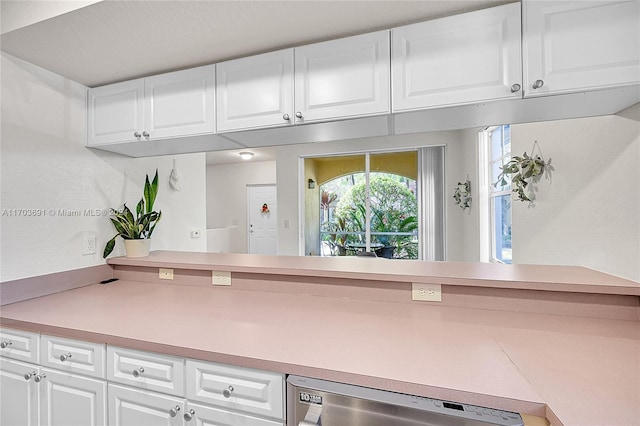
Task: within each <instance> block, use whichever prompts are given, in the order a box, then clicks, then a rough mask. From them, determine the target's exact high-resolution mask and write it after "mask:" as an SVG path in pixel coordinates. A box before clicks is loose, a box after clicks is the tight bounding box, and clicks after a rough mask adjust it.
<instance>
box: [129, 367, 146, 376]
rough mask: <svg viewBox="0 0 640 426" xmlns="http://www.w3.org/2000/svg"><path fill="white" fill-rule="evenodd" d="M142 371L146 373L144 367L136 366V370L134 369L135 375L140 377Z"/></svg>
mask: <svg viewBox="0 0 640 426" xmlns="http://www.w3.org/2000/svg"><path fill="white" fill-rule="evenodd" d="M142 373H144V368H143V367H140V368H136V369H135V370H133V373H132V374H133V377H140V376H142Z"/></svg>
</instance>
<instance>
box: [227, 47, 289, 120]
mask: <svg viewBox="0 0 640 426" xmlns="http://www.w3.org/2000/svg"><path fill="white" fill-rule="evenodd" d="M216 81H217V85H216V86H217V95H216V96H217V118H218V131H228V130H238V129H248V128H253V127H269V126H281V125H287V124H290V122H292V120H293V49H286V50H281V51H277V52H271V53H265V54H262V55H256V56H251V57H248V58H242V59H237V60H233V61H227V62H222V63H219V64H217V74H216ZM284 114H289V116H290V117H291V121H287V120H285V119H284V118H283V116H284Z"/></svg>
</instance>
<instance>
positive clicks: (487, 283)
mask: <svg viewBox="0 0 640 426" xmlns="http://www.w3.org/2000/svg"><path fill="white" fill-rule="evenodd" d="M109 264H111V265H122V266H141V267H160V268H184V269H192V270H208V271H211V270H226V271H231V272H248V273H262V274H279V275H304V276H318V277H327V278H347V279H375V280H390V281H401V282H422V283H436V284H447V285H464V286H467V285H471V286H474V287H494V288H514V289H522V288H526V289H529V290H545V291H554V292H577V293H599V294H618V295H633V296H640V283H638V282H635V281H631V280H627V279H624V278H620V277H616V276H613V275H609V274H606V273H603V272H598V271H595V270H592V269H589V268H584V267H580V266H557V265H556V266H554V265H501V264H496V263H472V262H425V261H419V260H403V261H401V262H398V261H393V260H389V259H371V258H356V257H353V256H343V257H340V256H337V257H318V256H261V255H247V254H234V253H224V254H223V253H196V252H176V251H155V252H152V253H151V254H150V255H149V256H147V257H144V258H131V259H130V258H126V257H117V258H112V259H109Z"/></svg>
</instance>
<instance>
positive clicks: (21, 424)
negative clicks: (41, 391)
mask: <svg viewBox="0 0 640 426" xmlns="http://www.w3.org/2000/svg"><path fill="white" fill-rule="evenodd" d="M39 373H40V367H38V366H35V365H33V364H27V363H24V362H18V361H9V360H7V359H0V425H2V426H38V387H39V386H38V383H36V382H35V381H34V380H33V378H34V377H35V376H36V375H37V374H39ZM25 374H26V375H27V376H26V377H25Z"/></svg>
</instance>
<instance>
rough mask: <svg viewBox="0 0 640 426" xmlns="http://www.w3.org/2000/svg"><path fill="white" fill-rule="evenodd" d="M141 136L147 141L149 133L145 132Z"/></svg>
mask: <svg viewBox="0 0 640 426" xmlns="http://www.w3.org/2000/svg"><path fill="white" fill-rule="evenodd" d="M142 136H144V137H145V138H147V139H149V132H147V131H144V132H142Z"/></svg>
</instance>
